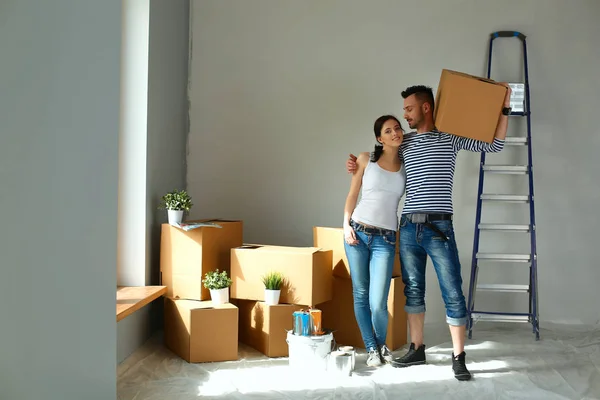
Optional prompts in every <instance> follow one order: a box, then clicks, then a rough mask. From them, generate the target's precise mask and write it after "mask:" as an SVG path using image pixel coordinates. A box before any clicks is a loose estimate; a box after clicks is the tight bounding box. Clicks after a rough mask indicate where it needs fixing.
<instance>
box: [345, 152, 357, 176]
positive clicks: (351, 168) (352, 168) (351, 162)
mask: <svg viewBox="0 0 600 400" xmlns="http://www.w3.org/2000/svg"><path fill="white" fill-rule="evenodd" d="M356 167H357V165H356V156H355V155H354V154H350V156H349V157H348V161H346V169H347V170H348V173H349V174H353V173H355V172H356Z"/></svg>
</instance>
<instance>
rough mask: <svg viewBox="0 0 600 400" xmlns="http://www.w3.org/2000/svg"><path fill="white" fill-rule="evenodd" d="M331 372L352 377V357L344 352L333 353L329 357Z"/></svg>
mask: <svg viewBox="0 0 600 400" xmlns="http://www.w3.org/2000/svg"><path fill="white" fill-rule="evenodd" d="M329 371H330V372H331V373H333V374H336V375H341V376H350V375H352V355H351V354H350V353H346V352H344V351H340V350H338V351H333V352H332V353H331V356H330V357H329Z"/></svg>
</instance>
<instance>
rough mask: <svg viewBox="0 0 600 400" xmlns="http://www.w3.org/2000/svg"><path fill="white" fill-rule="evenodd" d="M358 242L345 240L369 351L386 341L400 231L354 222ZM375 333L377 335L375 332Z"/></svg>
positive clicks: (358, 317)
mask: <svg viewBox="0 0 600 400" xmlns="http://www.w3.org/2000/svg"><path fill="white" fill-rule="evenodd" d="M351 224H352V227H353V228H354V233H355V234H356V239H357V240H358V241H359V243H358V244H355V245H349V244H348V243H346V242H345V241H344V245H345V249H346V257H347V258H348V263H349V264H350V276H351V278H352V293H353V296H354V315H355V316H356V322H357V323H358V327H359V329H360V333H361V335H362V338H363V342H364V343H365V348H366V349H367V350H370V349H376V348H377V346H380V345H382V344H385V341H386V336H387V328H388V308H387V301H388V293H389V291H390V283H391V280H392V270H393V268H394V257H395V256H396V232H395V231H392V230H387V229H377V228H365V227H364V226H363V225H360V224H356V223H355V222H354V221H351ZM373 332H374V334H373Z"/></svg>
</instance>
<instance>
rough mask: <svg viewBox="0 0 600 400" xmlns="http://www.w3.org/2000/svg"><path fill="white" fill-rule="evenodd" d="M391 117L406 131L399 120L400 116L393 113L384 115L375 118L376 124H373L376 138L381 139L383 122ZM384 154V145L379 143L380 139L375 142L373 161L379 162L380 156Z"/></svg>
mask: <svg viewBox="0 0 600 400" xmlns="http://www.w3.org/2000/svg"><path fill="white" fill-rule="evenodd" d="M390 119H393V120H394V121H396V122H397V123H398V125H400V129H402V130H403V131H404V128H403V127H402V124H401V123H400V121H399V120H398V118H396V117H394V116H393V115H382V116H381V117H379V118H377V119H376V120H375V124H373V131H374V132H375V139H379V138H380V137H381V130H382V129H383V124H385V123H386V122H388V121H389V120H390ZM382 154H383V145H382V144H381V143H379V141H378V142H377V143H376V144H375V150H373V152H372V153H371V162H377V160H379V157H381V155H382Z"/></svg>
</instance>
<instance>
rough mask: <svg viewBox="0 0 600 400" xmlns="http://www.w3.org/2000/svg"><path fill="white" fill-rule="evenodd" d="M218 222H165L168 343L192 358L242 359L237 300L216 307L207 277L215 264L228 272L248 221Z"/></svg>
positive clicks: (163, 247) (162, 252) (163, 262)
mask: <svg viewBox="0 0 600 400" xmlns="http://www.w3.org/2000/svg"><path fill="white" fill-rule="evenodd" d="M205 222H208V221H205ZM214 222H215V223H217V224H218V226H219V227H211V226H206V227H201V228H197V229H193V230H190V231H184V230H182V229H180V228H177V227H174V226H171V225H169V224H163V225H162V231H161V248H160V272H161V280H162V284H163V285H165V286H166V287H167V294H166V296H165V311H164V312H165V317H164V323H165V344H166V346H167V347H168V348H169V349H171V351H173V352H174V353H175V354H177V355H179V356H180V357H181V358H183V359H184V360H186V361H188V362H209V361H229V360H237V359H238V321H239V311H238V308H237V307H236V306H235V305H233V304H223V305H217V306H214V305H213V304H212V302H211V301H210V292H209V291H208V289H206V288H204V287H203V286H202V278H203V277H204V275H205V274H206V273H207V272H209V271H214V270H216V269H219V270H221V271H223V270H225V271H227V273H228V274H229V272H230V267H229V266H230V263H231V249H232V248H233V247H238V246H241V245H242V241H243V224H242V221H223V220H219V221H214Z"/></svg>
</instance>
